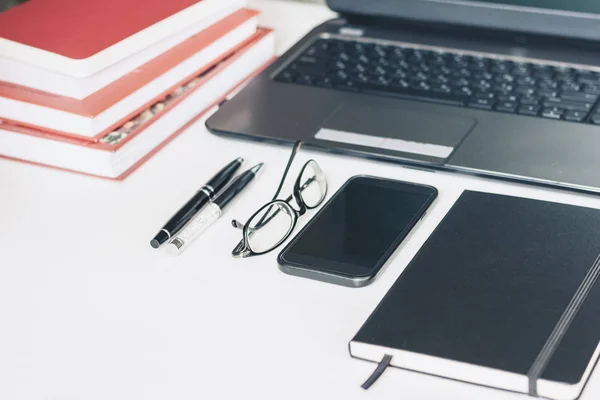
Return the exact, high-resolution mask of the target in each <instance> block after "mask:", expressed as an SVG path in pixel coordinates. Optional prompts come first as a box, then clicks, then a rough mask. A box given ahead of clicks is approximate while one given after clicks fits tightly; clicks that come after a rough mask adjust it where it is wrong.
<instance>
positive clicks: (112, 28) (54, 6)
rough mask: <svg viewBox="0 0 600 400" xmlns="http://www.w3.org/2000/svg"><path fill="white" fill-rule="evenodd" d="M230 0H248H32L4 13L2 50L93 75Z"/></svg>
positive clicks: (26, 60) (42, 64)
mask: <svg viewBox="0 0 600 400" xmlns="http://www.w3.org/2000/svg"><path fill="white" fill-rule="evenodd" d="M231 3H243V1H241V0H168V1H165V0H85V1H73V0H28V1H26V2H25V3H23V4H20V5H18V6H16V7H13V8H11V9H9V10H8V11H6V12H3V13H0V56H4V57H8V58H12V59H16V60H18V61H21V62H23V63H26V64H33V65H37V66H40V67H43V68H45V69H50V70H53V71H57V72H61V73H63V74H67V75H71V76H79V77H83V76H89V75H91V74H93V73H95V72H98V71H100V70H102V69H103V68H106V67H108V66H110V65H112V64H114V63H116V62H118V61H120V60H122V59H123V58H126V57H128V56H130V55H132V54H134V53H136V52H138V51H140V50H142V49H144V48H146V47H148V46H150V45H152V44H153V43H156V42H157V41H160V40H161V39H164V38H166V37H168V36H170V35H172V34H174V33H176V32H178V31H180V30H183V29H184V28H186V27H187V26H189V25H191V24H193V23H194V22H195V21H197V20H198V19H202V17H204V16H206V15H210V14H211V13H214V12H216V11H218V10H219V9H221V8H222V7H223V6H224V5H227V4H231ZM1 69H2V63H1V62H0V70H1Z"/></svg>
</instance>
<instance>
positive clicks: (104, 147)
mask: <svg viewBox="0 0 600 400" xmlns="http://www.w3.org/2000/svg"><path fill="white" fill-rule="evenodd" d="M270 33H272V30H271V29H265V28H260V29H259V30H258V32H257V34H256V35H254V36H253V40H252V41H251V43H247V44H246V47H245V48H244V49H242V50H241V51H237V52H236V53H235V54H232V55H230V56H229V57H228V58H226V59H224V60H221V61H220V63H219V64H218V65H217V66H216V67H215V68H214V69H211V70H210V72H209V73H207V74H206V75H204V76H203V77H202V78H201V79H202V80H201V81H200V82H199V83H198V85H197V86H195V87H194V89H193V90H190V91H189V92H187V93H186V94H185V95H183V96H181V97H179V98H177V100H176V101H174V102H173V103H171V104H169V105H168V106H167V107H166V108H165V110H164V111H163V112H162V113H161V114H159V115H158V116H157V117H156V118H154V119H152V120H150V121H148V123H147V124H144V125H140V127H139V128H138V129H136V130H135V131H133V132H131V133H130V134H129V135H128V136H127V137H126V138H125V139H124V140H122V141H120V142H118V143H117V144H115V145H111V144H108V143H89V142H87V141H85V140H79V139H76V138H68V137H64V136H62V135H53V134H51V133H48V132H43V131H37V130H34V129H31V128H27V127H22V126H18V125H14V124H10V123H2V121H1V120H0V129H6V130H10V131H13V132H18V133H22V134H25V135H31V136H36V137H40V138H45V139H52V140H57V141H62V142H65V143H70V144H76V145H80V146H85V147H91V148H94V149H97V150H100V151H110V152H116V151H118V150H119V148H121V147H122V146H124V145H125V144H126V143H127V142H129V141H131V140H132V139H133V138H134V137H136V136H137V135H140V134H143V132H144V130H145V129H146V128H148V127H149V126H150V125H151V124H152V123H154V122H155V121H157V120H158V118H160V117H162V116H163V115H165V114H166V113H167V112H169V111H171V110H172V109H174V108H176V107H177V104H179V103H180V102H181V101H183V100H184V99H185V98H186V97H188V96H189V95H191V94H192V93H193V92H194V91H196V90H199V89H200V88H201V87H202V85H203V84H204V83H206V82H207V81H208V80H209V79H211V77H212V76H214V75H216V74H218V73H219V72H221V71H222V70H223V69H225V68H227V67H228V66H229V64H231V63H232V62H234V61H235V60H236V59H237V58H239V57H241V56H242V54H243V53H244V51H246V50H247V49H249V48H250V47H252V46H253V45H254V44H256V43H257V42H258V41H260V40H261V39H264V38H265V37H266V36H267V35H268V34H270ZM274 59H275V58H271V59H270V60H269V61H268V62H266V63H265V64H264V65H262V66H261V67H260V68H258V69H257V70H255V71H253V72H252V73H251V74H250V75H248V77H247V78H245V79H244V80H243V81H242V82H240V83H239V84H238V85H236V86H235V87H234V88H233V89H231V90H230V91H228V92H227V93H226V94H225V95H224V96H222V97H220V98H218V99H217V100H215V101H214V102H213V103H212V104H211V105H210V106H208V107H206V108H205V109H204V110H202V111H201V112H200V113H199V114H198V115H197V116H196V117H194V118H193V119H191V120H190V121H189V122H187V123H186V124H185V125H184V126H182V127H181V128H180V129H178V130H177V131H176V132H174V133H173V134H172V135H170V136H169V137H168V138H167V139H166V140H164V141H163V142H162V143H161V144H159V145H158V146H157V147H155V148H154V149H153V150H152V151H151V152H149V153H148V154H147V155H145V156H144V157H142V158H141V159H140V160H139V161H138V162H136V163H135V164H134V165H133V166H131V168H129V169H128V170H127V171H125V172H124V173H123V174H121V175H120V176H119V177H117V178H109V177H105V176H100V175H93V174H86V173H83V172H80V171H75V170H68V169H64V168H59V167H54V166H51V165H45V164H41V163H37V162H33V161H27V160H21V159H17V158H13V157H7V156H2V155H0V158H5V159H9V160H13V161H19V162H24V163H28V164H33V165H38V166H42V167H46V168H53V169H58V170H64V171H68V172H75V173H80V174H83V175H90V176H94V177H98V178H103V179H109V180H123V179H125V178H127V177H128V176H129V175H130V174H131V173H133V172H134V171H135V170H136V169H138V168H139V167H140V166H141V165H142V164H144V163H145V162H146V161H147V160H148V159H150V158H151V157H152V156H154V155H155V154H156V153H158V152H159V151H160V150H161V149H162V148H164V147H165V146H166V145H167V144H168V143H169V142H171V141H172V140H173V139H174V138H176V137H177V136H179V134H181V133H182V132H183V131H185V130H186V129H187V128H188V127H189V126H191V125H192V124H193V123H195V122H196V121H197V120H198V119H200V118H201V117H202V116H204V114H205V113H206V112H208V111H209V110H211V109H212V108H213V107H214V106H216V105H217V104H220V103H221V102H222V101H223V100H224V99H226V98H228V97H229V96H230V95H231V94H233V93H235V92H236V91H237V90H239V88H241V87H243V86H244V85H245V84H247V82H249V81H250V80H251V79H253V78H254V77H256V76H257V75H258V74H260V73H261V72H262V71H263V70H264V69H265V68H266V67H267V66H269V65H270V64H271V63H272V62H273V60H274Z"/></svg>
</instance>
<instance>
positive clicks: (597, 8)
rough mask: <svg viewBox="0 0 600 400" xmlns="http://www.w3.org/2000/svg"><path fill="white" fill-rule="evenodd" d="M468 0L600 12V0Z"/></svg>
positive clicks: (580, 11)
mask: <svg viewBox="0 0 600 400" xmlns="http://www.w3.org/2000/svg"><path fill="white" fill-rule="evenodd" d="M433 1H439V0H433ZM442 1H443V0H442ZM447 1H448V2H449V3H461V2H465V1H460V0H459V1H456V2H455V1H453V0H447ZM466 2H471V3H484V4H485V3H489V4H490V5H491V6H492V7H493V6H497V7H509V8H510V7H532V8H541V9H545V10H556V11H567V12H569V11H570V12H576V13H587V14H600V1H597V0H477V1H476V0H466Z"/></svg>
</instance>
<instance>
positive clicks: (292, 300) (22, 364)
mask: <svg viewBox="0 0 600 400" xmlns="http://www.w3.org/2000/svg"><path fill="white" fill-rule="evenodd" d="M252 4H253V6H255V7H257V8H259V9H261V10H263V11H264V14H263V16H262V21H263V23H264V24H265V25H269V26H274V27H275V28H276V29H277V34H278V49H279V51H282V50H283V49H284V48H286V47H287V46H289V45H290V44H291V43H293V42H294V40H297V39H298V38H299V37H300V36H301V35H302V34H303V33H305V32H306V31H308V30H309V29H310V28H311V27H312V26H314V25H315V24H316V23H318V22H319V21H321V20H324V19H326V18H328V17H329V16H330V13H329V12H328V11H326V10H325V9H324V8H320V7H319V6H314V5H305V4H294V3H287V2H276V1H264V2H262V1H255V2H253V3H252ZM290 150H291V149H290V148H287V147H278V146H273V145H265V144H256V143H253V142H246V141H237V140H232V139H225V138H221V137H217V136H213V135H211V134H209V133H208V132H207V131H206V129H205V128H204V121H199V122H198V123H196V124H195V125H194V126H192V127H191V128H189V129H188V130H187V131H186V132H185V133H184V134H182V135H181V136H180V137H179V138H177V139H176V140H175V141H173V142H172V143H171V144H169V145H168V146H167V147H166V148H165V149H164V150H162V151H161V152H160V153H158V154H157V155H156V156H155V157H153V158H152V159H151V160H150V161H148V162H147V163H146V164H145V165H144V166H142V167H141V168H140V169H139V170H138V171H136V172H135V173H134V174H133V175H131V176H130V177H129V178H127V179H126V180H125V181H124V182H113V181H108V180H102V179H96V178H91V177H87V176H83V175H78V174H73V173H67V172H61V171H57V170H53V169H46V168H40V167H36V166H32V165H27V164H22V163H18V162H13V161H7V160H0V193H1V194H0V399H6V400H21V399H27V400H33V399H52V400H67V399H68V400H71V399H73V400H74V399H90V400H91V399H94V400H95V399H98V400H100V399H103V400H105V399H111V400H121V399H122V400H133V399H177V400H185V399H211V400H212V399H234V398H257V399H259V398H260V399H328V400H330V399H344V400H346V399H363V398H364V399H367V398H368V399H411V400H415V399H432V398H443V399H448V400H449V399H456V400H458V399H460V400H466V399H473V400H475V399H477V400H480V399H489V400H496V399H518V398H521V399H525V395H519V394H514V393H508V392H503V391H499V390H494V389H489V388H484V387H478V386H474V385H470V384H465V383H460V382H455V381H450V380H445V379H441V378H435V377H430V376H426V375H421V374H417V373H412V372H408V371H401V370H396V369H392V370H388V371H386V372H385V374H384V375H383V377H382V378H381V379H380V381H379V382H377V383H376V384H375V385H374V386H373V387H372V388H371V389H370V390H369V391H368V392H365V391H363V390H362V389H360V384H361V383H362V382H363V380H364V379H365V378H366V377H367V376H368V375H369V374H370V372H371V371H372V370H373V368H374V365H373V364H371V363H367V362H363V361H359V360H354V359H352V358H351V357H350V356H349V354H348V349H347V344H348V341H349V340H350V339H352V337H353V335H354V334H355V333H356V331H357V330H358V329H359V328H360V326H361V325H362V323H363V322H364V321H365V319H366V318H367V317H368V315H369V314H370V312H371V311H372V310H373V308H374V307H375V306H376V305H377V303H378V302H379V300H380V299H381V298H382V297H383V295H384V294H385V293H386V291H387V290H388V288H389V287H390V286H391V285H392V283H393V282H394V281H395V280H396V278H397V277H398V276H399V275H400V273H401V272H402V270H403V269H404V268H405V266H406V265H407V263H408V262H409V261H410V259H411V257H412V256H413V255H414V254H415V253H416V251H417V250H418V248H419V247H420V246H421V244H422V243H423V242H424V241H425V240H426V238H427V237H428V235H429V234H430V233H431V232H432V230H433V229H434V228H435V226H436V224H437V223H438V222H439V221H440V220H441V218H442V217H443V216H444V215H445V213H446V212H447V211H448V209H449V208H450V207H451V206H452V204H453V202H454V201H455V200H456V198H457V197H458V195H459V194H460V192H461V191H462V190H463V189H465V188H470V189H478V190H486V191H493V192H499V193H508V194H515V195H520V196H526V197H533V198H540V199H550V200H553V201H559V202H567V203H572V204H580V205H587V206H591V207H595V208H600V199H598V198H595V197H592V196H585V195H576V194H569V193H565V192H559V191H553V190H547V189H539V188H532V187H526V186H520V185H512V184H505V183H499V182H494V181H487V180H482V179H475V178H469V177H464V176H459V175H452V174H443V173H434V172H423V171H416V170H411V169H406V168H402V167H400V166H397V165H393V164H389V163H380V162H374V161H366V160H361V159H355V158H350V157H343V156H333V155H328V154H324V153H316V152H315V153H313V152H310V151H307V150H305V149H303V150H301V151H300V153H299V154H298V156H297V159H296V162H295V164H294V167H295V168H294V169H293V171H292V172H291V174H292V175H294V174H295V173H297V170H298V168H300V166H301V165H302V164H303V162H304V161H305V160H307V159H309V158H314V159H315V160H317V161H318V163H319V164H320V165H321V167H322V169H323V170H324V172H325V174H326V175H327V178H328V181H329V186H330V193H331V194H332V193H334V192H335V191H336V190H337V188H338V187H340V186H341V185H342V184H343V183H344V182H345V181H346V180H347V179H348V178H349V177H351V176H353V175H356V174H372V175H378V176H384V177H390V178H396V179H401V180H406V181H411V182H418V183H423V184H429V185H434V186H436V187H437V188H438V189H439V191H440V194H439V197H438V199H437V200H436V201H435V203H434V205H433V206H432V208H431V209H430V211H429V213H428V214H427V217H426V218H425V219H424V220H423V221H421V223H420V224H419V226H418V228H417V229H415V230H414V231H413V234H412V235H411V236H410V238H409V239H408V240H406V241H405V243H404V244H403V246H402V248H401V249H400V251H399V252H398V254H397V256H396V257H395V258H394V259H393V261H392V262H391V263H390V264H389V266H388V268H387V270H386V271H385V273H384V274H383V275H382V276H381V277H380V279H378V280H377V281H376V282H375V283H374V284H373V285H371V286H369V287H366V288H362V289H349V288H344V287H337V286H334V285H330V284H325V283H321V282H316V281H311V280H306V279H301V278H296V277H291V276H288V275H285V274H283V273H281V272H279V270H278V269H277V263H276V255H277V252H273V253H271V254H269V255H266V256H262V257H254V258H251V259H241V260H235V259H233V258H232V257H231V256H230V251H231V250H232V248H233V247H234V246H235V244H236V243H237V242H238V240H239V239H240V237H241V236H240V232H239V231H237V230H235V229H233V228H231V226H230V224H229V221H230V220H231V219H232V218H238V219H240V220H245V218H246V217H248V216H249V215H250V214H251V213H252V212H253V211H254V210H255V209H256V208H257V207H259V206H260V205H262V204H263V203H265V202H266V201H267V200H269V198H270V196H271V193H272V192H273V191H274V190H275V187H276V184H277V182H278V180H279V177H280V173H281V170H282V168H283V167H284V165H285V162H286V161H287V158H288V156H289V152H290ZM240 156H241V157H244V158H246V160H247V161H246V164H245V165H246V166H251V165H253V164H254V163H257V162H261V161H262V162H265V168H264V170H262V171H261V172H260V175H259V176H258V177H257V179H256V180H255V181H254V182H253V183H252V185H251V187H250V188H249V189H248V190H247V191H246V192H244V194H243V195H242V196H240V197H239V198H238V199H237V200H236V201H235V202H234V203H233V204H232V205H231V207H228V208H227V209H226V213H225V216H224V218H223V219H221V220H220V221H219V222H218V223H217V224H215V225H214V226H213V227H212V229H210V230H209V231H207V232H206V233H205V235H204V236H202V237H201V238H200V239H198V240H197V241H196V242H195V243H194V244H193V245H192V246H191V247H190V248H188V250H187V251H186V252H185V253H184V254H183V255H181V256H180V257H176V258H172V257H169V256H167V255H166V254H165V253H164V252H162V251H157V250H154V249H152V248H151V247H150V245H149V241H150V239H151V238H152V237H153V236H154V234H155V233H156V232H157V230H158V229H159V228H160V227H161V226H162V224H163V223H164V222H165V221H166V220H167V219H168V218H169V217H170V216H171V214H172V213H173V212H174V211H175V210H176V209H177V208H178V207H180V206H181V205H182V204H183V203H184V202H185V201H186V200H187V199H188V198H189V197H190V196H191V195H192V193H194V191H195V190H196V189H198V187H199V186H200V185H202V184H203V183H204V182H205V181H206V180H207V179H208V178H209V177H210V176H211V175H212V174H213V173H214V172H215V171H216V170H218V169H219V168H220V167H222V166H223V165H224V164H226V163H227V162H229V161H231V160H233V159H234V158H236V157H240ZM289 190H290V188H289V186H288V187H287V188H286V189H284V193H287V192H288V191H289ZM313 214H314V213H309V214H308V215H307V216H305V217H304V218H302V219H301V221H300V225H302V224H304V223H306V222H307V221H308V220H309V219H310V218H311V217H312V215H313ZM297 229H299V227H298V228H297ZM432 279H435V277H432ZM431 295H435V293H432V294H431ZM599 396H600V376H599V373H598V372H596V373H594V374H593V375H592V377H591V379H590V382H589V384H588V387H587V389H586V390H585V391H584V393H583V396H582V399H584V400H586V399H597V398H598V397H599Z"/></svg>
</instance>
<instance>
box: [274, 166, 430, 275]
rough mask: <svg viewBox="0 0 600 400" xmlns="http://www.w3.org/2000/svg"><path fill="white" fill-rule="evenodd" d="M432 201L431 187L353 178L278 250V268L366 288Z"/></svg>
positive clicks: (296, 273)
mask: <svg viewBox="0 0 600 400" xmlns="http://www.w3.org/2000/svg"><path fill="white" fill-rule="evenodd" d="M436 197H437V189H436V188H434V187H432V186H425V185H419V184H414V183H408V182H401V181H396V180H391V179H383V178H376V177H371V176H355V177H352V178H350V179H349V180H348V181H347V182H346V183H345V184H344V185H343V186H342V187H341V188H340V190H338V191H337V193H336V194H335V195H334V196H333V197H332V198H331V199H330V200H329V201H328V202H327V204H325V206H323V208H322V209H321V210H320V211H319V212H318V213H317V215H315V217H314V218H313V219H312V220H311V221H310V222H309V223H308V224H307V225H306V226H305V227H304V228H303V229H302V230H301V231H300V232H299V233H298V234H297V235H296V237H294V238H293V239H292V241H291V242H290V243H289V244H288V245H287V246H286V247H285V248H284V249H283V250H282V252H281V253H280V254H279V257H278V258H277V261H278V263H279V269H280V270H281V271H283V272H285V273H287V274H290V275H295V276H301V277H304V278H311V279H316V280H320V281H324V282H328V283H334V284H338V285H343V286H350V287H362V286H366V285H368V284H370V283H371V282H373V280H374V279H375V278H376V277H377V276H378V275H379V274H380V273H381V272H382V270H383V267H384V265H385V264H386V262H387V260H388V259H389V258H390V256H391V255H392V254H393V253H394V251H395V250H396V249H397V248H398V246H399V245H400V243H402V240H404V238H405V237H406V236H407V235H408V234H409V233H410V231H411V229H412V228H413V227H414V226H415V225H416V224H417V222H418V221H419V220H420V219H421V218H422V217H423V216H424V215H425V213H426V211H427V209H428V208H429V206H430V205H431V203H432V202H433V200H434V199H435V198H436Z"/></svg>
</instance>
